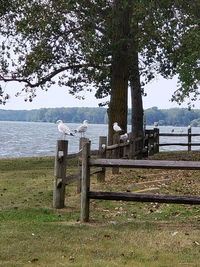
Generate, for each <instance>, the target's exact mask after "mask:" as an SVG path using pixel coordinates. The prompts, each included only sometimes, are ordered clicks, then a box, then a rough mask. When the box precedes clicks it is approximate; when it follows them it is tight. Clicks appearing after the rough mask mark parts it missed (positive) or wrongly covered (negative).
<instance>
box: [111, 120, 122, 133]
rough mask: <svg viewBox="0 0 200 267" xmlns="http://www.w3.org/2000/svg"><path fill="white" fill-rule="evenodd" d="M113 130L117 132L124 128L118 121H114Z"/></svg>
mask: <svg viewBox="0 0 200 267" xmlns="http://www.w3.org/2000/svg"><path fill="white" fill-rule="evenodd" d="M113 130H114V131H115V132H121V131H122V128H121V127H120V126H119V125H118V123H117V122H114V123H113Z"/></svg>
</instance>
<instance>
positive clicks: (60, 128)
mask: <svg viewBox="0 0 200 267" xmlns="http://www.w3.org/2000/svg"><path fill="white" fill-rule="evenodd" d="M56 123H57V124H58V131H59V132H60V133H61V134H62V136H64V137H65V135H71V136H74V134H73V133H72V132H71V131H70V129H69V127H68V126H67V125H65V124H64V123H63V121H62V120H58V121H57V122H56Z"/></svg>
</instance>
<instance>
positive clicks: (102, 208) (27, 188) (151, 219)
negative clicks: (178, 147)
mask: <svg viewBox="0 0 200 267" xmlns="http://www.w3.org/2000/svg"><path fill="white" fill-rule="evenodd" d="M154 158H159V159H165V158H166V159H177V158H178V159H190V160H192V159H194V160H199V159H200V154H199V153H190V154H188V153H181V154H180V153H177V154H176V153H160V154H158V155H155V156H154ZM77 166H78V165H77V161H76V160H73V161H72V160H71V161H70V164H69V168H68V171H69V172H70V173H73V172H76V171H77ZM53 168H54V158H51V157H50V158H48V157H46V158H24V159H13V160H0V171H1V172H0V233H1V234H0V266H2V267H7V266H13V267H18V266H19V267H21V266H45V267H50V266H56V267H57V266H58V267H59V266H76V267H78V266H81V267H82V266H83V267H84V266H91V267H95V266H99V267H102V266H103V267H106V266H109V267H112V266H113V267H114V266H120V267H121V266H134V267H157V266H159V267H168V266H172V267H174V266H200V263H199V259H200V207H199V206H188V205H171V204H156V203H149V204H147V203H146V204H144V203H134V202H122V201H118V202H117V201H97V200H92V201H91V213H90V222H89V223H85V224H81V223H80V222H79V215H80V195H79V194H77V193H76V184H71V185H68V186H67V187H66V203H65V204H66V207H65V208H64V209H60V210H55V209H53V208H52V196H53V192H52V190H53V181H54V176H53ZM92 189H95V190H107V191H109V190H110V191H112V190H113V191H114V190H115V191H127V190H128V191H131V192H133V191H135V192H136V191H137V192H139V191H141V192H142V191H147V192H148V191H150V192H152V193H158V192H159V193H165V194H168V193H169V194H170V193H172V194H181V195H183V194H192V195H199V196H200V173H199V172H197V171H196V172H195V171H167V170H162V171H160V170H159V171H158V170H139V169H136V170H120V174H118V175H115V176H114V175H112V174H111V172H110V171H109V170H108V172H107V176H106V182H105V183H104V184H98V183H97V182H96V177H95V176H93V177H92Z"/></svg>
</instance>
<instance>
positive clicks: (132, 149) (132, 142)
mask: <svg viewBox="0 0 200 267" xmlns="http://www.w3.org/2000/svg"><path fill="white" fill-rule="evenodd" d="M128 135H129V143H130V145H129V159H133V158H134V157H135V138H134V134H133V133H132V132H130V133H129V134H128Z"/></svg>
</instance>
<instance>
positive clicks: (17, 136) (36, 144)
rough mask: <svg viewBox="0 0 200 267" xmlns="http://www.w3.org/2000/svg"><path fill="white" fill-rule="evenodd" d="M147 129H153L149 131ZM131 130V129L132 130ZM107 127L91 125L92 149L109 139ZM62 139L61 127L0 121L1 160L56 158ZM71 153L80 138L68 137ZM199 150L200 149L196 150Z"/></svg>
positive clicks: (196, 139)
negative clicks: (57, 147) (102, 137)
mask: <svg viewBox="0 0 200 267" xmlns="http://www.w3.org/2000/svg"><path fill="white" fill-rule="evenodd" d="M67 125H68V126H69V128H70V129H71V130H74V129H76V128H77V127H78V125H79V124H75V123H68V124H67ZM147 128H150V129H151V128H153V127H152V126H151V127H147ZM159 128H160V132H163V133H168V132H171V130H172V128H173V129H174V133H181V132H182V133H187V127H171V126H162V127H159ZM129 130H130V126H129ZM107 131H108V130H107V125H106V124H89V127H88V131H87V134H86V137H88V138H89V139H90V140H91V146H92V149H97V148H98V142H99V136H106V135H107ZM192 133H200V127H194V128H192ZM59 138H60V133H59V132H58V130H57V124H55V123H44V122H11V121H8V122H4V121H0V140H1V146H0V158H13V157H14V158H16V157H32V156H54V155H55V151H56V142H57V139H59ZM67 139H68V140H69V153H75V152H78V148H79V135H77V136H68V137H67ZM186 141H187V137H173V138H170V142H183V143H184V142H186ZM192 141H193V142H200V137H192ZM164 142H169V137H161V139H160V143H164ZM186 149H187V147H181V146H179V147H178V146H169V147H160V151H163V150H186ZM192 149H195V150H198V149H200V147H193V148H192Z"/></svg>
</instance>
